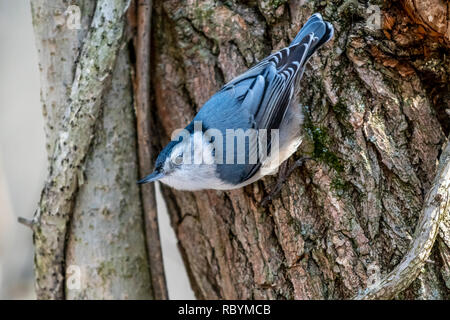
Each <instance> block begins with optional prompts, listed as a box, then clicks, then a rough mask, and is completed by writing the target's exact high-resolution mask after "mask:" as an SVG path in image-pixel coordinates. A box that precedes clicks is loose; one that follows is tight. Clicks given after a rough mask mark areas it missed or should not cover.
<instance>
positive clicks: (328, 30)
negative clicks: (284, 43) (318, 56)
mask: <svg viewBox="0 0 450 320" xmlns="http://www.w3.org/2000/svg"><path fill="white" fill-rule="evenodd" d="M311 33H312V34H313V35H314V38H317V40H316V41H314V42H313V44H312V45H311V47H310V48H309V50H308V54H307V56H306V59H305V60H304V61H307V60H308V59H309V57H311V55H312V54H314V52H316V50H317V49H319V48H320V47H321V46H322V45H323V44H325V43H326V42H327V41H328V40H330V39H331V38H332V37H333V34H334V28H333V25H332V24H331V23H329V22H327V21H323V18H322V15H321V14H320V13H315V14H313V15H312V16H311V17H310V18H309V19H308V21H306V23H305V25H304V26H303V27H302V29H301V30H300V32H299V33H298V34H297V36H296V37H295V39H294V40H293V41H292V42H291V44H290V45H289V46H290V47H292V46H293V45H296V44H298V43H300V42H302V40H303V39H304V38H305V37H306V36H308V35H309V34H311Z"/></svg>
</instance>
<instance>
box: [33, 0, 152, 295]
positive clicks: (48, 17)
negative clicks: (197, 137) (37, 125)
mask: <svg viewBox="0 0 450 320" xmlns="http://www.w3.org/2000/svg"><path fill="white" fill-rule="evenodd" d="M128 6H129V1H126V0H114V1H103V0H99V1H97V2H95V1H82V0H80V1H63V0H60V1H53V0H52V1H47V0H33V1H32V11H33V12H32V16H33V25H34V28H35V35H36V44H37V48H38V52H39V60H40V71H41V85H42V103H43V111H44V117H45V121H46V134H47V151H48V158H49V176H48V178H47V182H46V184H45V187H44V189H43V192H42V195H41V200H40V203H39V208H38V210H37V213H36V215H35V217H34V219H33V221H31V223H30V224H31V227H32V229H33V231H34V243H35V246H36V254H35V269H36V291H37V296H38V298H40V299H62V298H68V299H85V298H90V299H97V298H101V299H112V298H115V299H124V298H130V299H149V298H152V297H153V293H152V286H151V281H150V273H149V262H148V257H147V252H146V244H145V233H144V223H143V217H142V204H141V199H140V194H139V189H138V187H137V185H136V183H135V181H136V180H137V178H138V161H137V153H136V152H137V151H136V150H137V144H136V123H135V122H136V119H135V116H134V110H133V86H132V65H131V62H130V52H129V49H128V47H127V46H126V42H127V41H128V39H127V37H125V36H124V34H125V33H126V18H125V15H126V10H127V8H128ZM69 10H75V11H78V10H79V11H78V13H79V14H80V15H79V17H80V21H79V23H78V21H76V19H77V12H72V13H71V12H69ZM71 14H75V16H71ZM68 19H75V20H73V21H69V20H68ZM69 23H70V25H69ZM66 273H67V274H66ZM78 276H80V277H79V278H75V277H78ZM78 284H79V286H78Z"/></svg>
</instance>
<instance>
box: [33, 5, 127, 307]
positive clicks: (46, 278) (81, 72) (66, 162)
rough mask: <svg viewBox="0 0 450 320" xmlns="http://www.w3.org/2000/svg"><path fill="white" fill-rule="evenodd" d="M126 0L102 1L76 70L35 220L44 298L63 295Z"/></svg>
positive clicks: (40, 290) (37, 266)
mask: <svg viewBox="0 0 450 320" xmlns="http://www.w3.org/2000/svg"><path fill="white" fill-rule="evenodd" d="M128 5H129V1H127V0H114V1H109V0H100V1H98V3H97V8H96V10H95V14H94V17H93V19H92V25H91V26H92V28H91V31H90V32H89V34H88V35H87V37H86V40H85V42H84V45H83V49H82V51H81V55H80V58H79V62H78V64H77V66H76V72H75V78H74V81H73V84H72V88H71V93H70V104H69V105H68V107H67V110H66V113H65V117H64V119H63V125H62V130H61V132H60V134H59V136H58V139H57V141H56V146H55V149H54V154H53V157H52V159H51V162H50V167H49V175H48V177H47V180H46V184H45V186H44V189H43V191H42V194H41V199H40V201H39V207H38V210H37V212H36V214H35V216H34V244H35V247H36V252H35V269H36V270H35V272H36V293H37V296H38V298H39V299H62V298H63V297H64V270H63V263H64V254H65V253H64V250H65V239H66V230H67V224H68V222H69V221H70V216H71V213H72V209H73V200H74V197H75V193H76V190H77V188H78V186H79V185H80V184H82V181H83V169H82V166H83V163H84V159H85V157H86V154H87V153H88V150H89V146H90V144H91V140H92V137H93V136H94V126H95V122H96V120H97V118H98V115H99V113H100V109H101V100H102V99H101V98H102V93H103V91H104V89H105V87H106V86H107V80H108V78H109V76H110V74H111V71H112V69H113V67H114V63H115V60H116V55H117V51H118V49H119V47H120V45H121V39H122V34H123V31H124V25H125V22H124V19H123V15H124V13H125V11H126V9H127V8H128Z"/></svg>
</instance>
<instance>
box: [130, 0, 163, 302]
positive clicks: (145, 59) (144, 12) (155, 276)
mask: <svg viewBox="0 0 450 320" xmlns="http://www.w3.org/2000/svg"><path fill="white" fill-rule="evenodd" d="M137 3H138V6H137V36H136V40H135V41H136V79H135V80H136V81H135V106H136V118H137V134H138V149H139V171H140V174H141V175H144V174H146V173H149V172H150V171H151V170H152V167H151V165H152V163H153V160H154V159H153V154H152V146H151V137H152V133H151V106H150V41H151V13H152V1H151V0H138V1H137ZM141 195H142V204H143V209H144V219H145V234H146V239H147V251H148V255H149V264H150V272H151V280H152V286H153V293H154V297H155V299H158V300H162V299H168V294H167V287H166V278H165V274H164V264H163V257H162V251H161V241H160V237H159V228H158V213H157V210H156V197H155V186H154V184H153V183H152V184H146V185H142V186H141Z"/></svg>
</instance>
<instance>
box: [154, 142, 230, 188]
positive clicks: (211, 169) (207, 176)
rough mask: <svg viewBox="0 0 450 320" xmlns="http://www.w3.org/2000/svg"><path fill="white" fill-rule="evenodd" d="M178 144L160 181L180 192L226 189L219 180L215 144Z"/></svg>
mask: <svg viewBox="0 0 450 320" xmlns="http://www.w3.org/2000/svg"><path fill="white" fill-rule="evenodd" d="M193 141H194V140H193V139H191V140H190V141H188V142H186V143H179V144H177V145H176V146H175V147H174V148H173V149H172V151H171V153H170V155H169V156H168V157H167V159H166V161H165V163H164V166H163V170H164V172H165V175H164V177H163V178H161V179H160V181H161V182H162V183H164V184H167V185H169V186H171V187H172V188H175V189H179V190H191V191H194V190H201V189H226V188H230V186H225V185H224V183H223V181H221V180H220V179H219V178H218V175H217V171H216V164H215V163H214V156H213V149H214V147H213V144H211V143H209V142H206V141H205V140H204V139H202V140H200V139H199V141H198V142H197V141H196V142H195V143H192V142H193Z"/></svg>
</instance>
